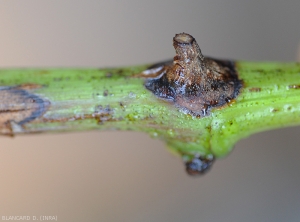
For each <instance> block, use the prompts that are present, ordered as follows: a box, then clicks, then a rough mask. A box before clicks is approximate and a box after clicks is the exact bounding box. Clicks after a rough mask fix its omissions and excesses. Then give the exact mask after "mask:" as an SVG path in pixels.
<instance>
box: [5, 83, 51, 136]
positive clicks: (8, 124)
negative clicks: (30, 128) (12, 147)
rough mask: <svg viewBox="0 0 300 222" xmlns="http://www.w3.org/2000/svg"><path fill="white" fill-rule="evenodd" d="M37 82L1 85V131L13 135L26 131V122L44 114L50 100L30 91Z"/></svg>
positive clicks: (35, 86) (38, 86)
mask: <svg viewBox="0 0 300 222" xmlns="http://www.w3.org/2000/svg"><path fill="white" fill-rule="evenodd" d="M40 87H42V86H41V85H37V84H31V83H28V84H22V85H18V86H12V87H8V86H4V87H0V100H1V104H0V133H1V134H6V135H9V136H13V135H15V134H16V133H22V132H24V131H25V129H24V124H26V123H28V122H31V121H33V120H35V119H36V118H38V117H40V116H42V115H43V114H44V113H45V112H46V111H47V109H48V107H49V106H50V102H49V101H48V100H46V99H43V98H41V97H40V96H38V95H35V94H33V93H31V92H30V90H32V89H35V88H40Z"/></svg>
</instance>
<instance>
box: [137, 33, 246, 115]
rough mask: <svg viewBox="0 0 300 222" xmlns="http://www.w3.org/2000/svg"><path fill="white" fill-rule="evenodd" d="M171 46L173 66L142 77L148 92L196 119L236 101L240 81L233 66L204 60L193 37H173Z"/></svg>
mask: <svg viewBox="0 0 300 222" xmlns="http://www.w3.org/2000/svg"><path fill="white" fill-rule="evenodd" d="M173 46H174V48H175V51H176V56H175V57H174V60H173V62H166V63H161V64H157V65H155V66H152V67H150V68H149V69H147V70H145V71H144V72H143V73H142V76H143V77H146V78H147V79H146V82H145V86H146V88H147V89H148V90H150V91H152V92H153V93H154V94H155V95H156V96H157V97H159V98H161V99H164V100H168V101H170V102H174V104H175V106H176V107H178V108H179V110H180V111H182V112H184V113H187V114H190V115H193V116H197V117H204V116H208V115H209V114H210V111H211V109H212V108H222V107H223V106H224V105H226V104H227V103H229V102H230V101H232V100H233V99H234V98H236V97H237V95H238V93H239V91H240V89H241V87H242V81H241V80H239V79H238V75H237V72H236V70H235V64H234V62H232V61H223V60H216V59H211V58H205V57H204V56H203V55H202V53H201V50H200V48H199V46H198V44H197V42H196V40H195V39H194V37H192V36H191V35H189V34H186V33H180V34H177V35H175V37H174V38H173Z"/></svg>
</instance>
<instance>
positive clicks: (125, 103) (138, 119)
mask: <svg viewBox="0 0 300 222" xmlns="http://www.w3.org/2000/svg"><path fill="white" fill-rule="evenodd" d="M147 67H148V66H146V65H142V66H135V67H127V68H117V69H2V70H0V85H1V88H0V92H1V89H7V88H6V87H8V86H9V87H12V88H13V86H18V88H20V89H22V90H24V91H26V92H28V93H30V94H33V95H36V96H38V97H39V98H42V99H43V100H44V101H47V104H48V105H47V106H46V108H45V111H44V112H43V113H41V115H39V116H37V118H35V119H34V120H32V121H27V122H26V123H23V122H22V121H20V120H19V121H16V120H15V119H14V118H15V116H14V115H18V112H14V113H15V114H13V115H12V117H11V118H8V120H7V118H4V120H2V122H1V115H2V116H3V115H4V113H5V114H8V113H10V112H12V111H11V110H10V109H7V108H5V107H7V102H6V104H3V103H4V102H3V100H5V99H3V96H2V97H1V96H0V97H1V98H2V99H1V101H0V108H1V107H2V110H0V111H1V112H0V133H2V134H9V135H10V134H12V135H15V134H20V133H35V132H67V131H86V130H96V129H98V130H132V131H141V132H145V133H148V134H149V135H150V136H152V137H154V138H159V139H162V140H164V141H165V142H166V143H167V145H168V147H170V148H171V149H172V150H173V151H174V152H176V153H179V154H182V155H186V156H187V157H192V156H193V155H194V154H200V155H208V154H213V155H214V156H216V157H222V156H225V155H227V154H228V153H229V152H230V151H231V149H232V147H233V146H234V144H235V143H236V142H237V141H238V140H240V139H242V138H244V137H247V136H249V135H251V134H253V133H257V132H260V131H263V130H271V129H275V128H279V127H287V126H292V125H298V124H299V123H300V78H299V77H300V65H299V64H295V63H287V64H285V63H255V62H237V63H236V68H237V72H238V74H239V78H240V79H241V80H243V88H242V90H241V93H240V94H239V96H238V97H237V98H236V100H235V101H234V102H233V103H230V104H228V105H227V106H226V107H224V108H222V109H216V110H213V111H212V113H211V115H210V116H208V117H203V118H196V117H192V116H190V115H186V114H184V113H181V112H179V111H178V109H177V108H176V107H174V106H173V105H172V104H171V103H169V102H167V101H163V100H161V99H158V98H157V97H155V96H154V95H153V94H152V93H151V92H150V91H148V90H147V89H146V88H145V87H144V79H143V78H139V77H137V76H136V74H137V73H141V72H142V71H143V70H145V69H146V68H147ZM28 85H31V87H28ZM8 92H9V91H8ZM11 103H12V104H10V105H13V103H14V102H11ZM23 103H24V102H23ZM23 105H24V104H23ZM3 107H4V108H3ZM28 109H30V108H28ZM2 119H3V118H2ZM8 122H9V123H10V124H8ZM11 124H12V126H11ZM16 125H17V126H16ZM18 126H19V127H18Z"/></svg>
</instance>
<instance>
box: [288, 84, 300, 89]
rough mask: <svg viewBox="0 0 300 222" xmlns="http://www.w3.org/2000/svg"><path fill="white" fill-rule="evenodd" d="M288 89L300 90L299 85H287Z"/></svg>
mask: <svg viewBox="0 0 300 222" xmlns="http://www.w3.org/2000/svg"><path fill="white" fill-rule="evenodd" d="M289 89H300V84H294V85H289Z"/></svg>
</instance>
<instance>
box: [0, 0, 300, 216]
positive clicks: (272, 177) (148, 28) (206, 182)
mask: <svg viewBox="0 0 300 222" xmlns="http://www.w3.org/2000/svg"><path fill="white" fill-rule="evenodd" d="M299 22H300V1H299V0H294V1H292V0H285V1H279V0H272V1H271V0H269V1H263V0H252V1H246V0H222V1H221V0H220V1H214V0H200V1H178V0H177V1H171V0H168V1H161V0H151V1H149V0H148V1H141V0H136V1H79V0H76V1H75V0H72V1H54V0H53V1H41V0H36V1H31V0H30V1H29V0H27V1H13V0H10V1H0V66H1V67H106V66H123V65H133V64H141V63H148V62H156V61H160V60H164V59H168V58H171V57H173V55H174V49H173V48H172V37H173V36H174V34H175V33H179V32H187V33H190V34H192V35H193V36H194V37H195V38H196V39H197V41H198V43H199V45H200V47H201V49H202V52H203V53H204V54H205V55H210V56H215V57H223V58H235V59H242V60H278V61H293V60H295V59H296V57H297V56H296V53H297V45H298V42H299V40H300V24H299ZM299 133H300V128H299V127H298V128H290V129H281V130H277V131H273V132H266V133H261V134H258V135H254V136H252V137H250V138H248V139H245V140H243V141H240V142H239V143H238V144H237V145H236V147H235V150H234V151H233V152H232V154H231V155H230V156H228V157H227V158H225V159H222V160H219V161H218V162H217V163H216V164H215V165H214V167H213V169H212V170H211V172H210V173H209V174H207V175H206V176H204V177H201V178H191V177H188V176H187V175H186V174H185V172H184V169H183V165H182V163H181V161H180V160H179V159H178V158H177V157H174V156H172V155H171V154H170V153H168V152H167V150H166V149H165V148H164V145H163V143H162V142H160V141H157V140H152V139H150V138H149V137H148V136H147V135H144V134H140V133H132V132H130V133H129V132H119V133H116V132H84V133H70V134H59V135H58V134H53V135H32V136H20V137H17V138H14V139H11V138H6V137H1V143H0V216H9V215H29V216H32V215H37V216H39V215H57V216H58V220H59V221H74V222H76V221H78V222H79V221H122V222H126V221H128V222H129V221H130V222H138V221H173V222H177V221H178V222H182V221H209V222H210V221H211V222H219V221H220V222H221V221H222V222H227V221H228V222H234V221H243V222H250V221H272V222H276V221H278V222H279V221H299V220H300V192H299V186H300V178H299V173H298V172H299V170H300V161H299V158H298V156H299V154H300V146H299V144H300V137H299ZM0 220H1V218H0Z"/></svg>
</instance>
